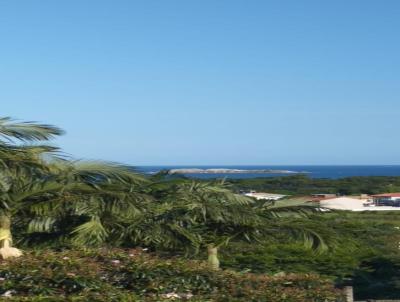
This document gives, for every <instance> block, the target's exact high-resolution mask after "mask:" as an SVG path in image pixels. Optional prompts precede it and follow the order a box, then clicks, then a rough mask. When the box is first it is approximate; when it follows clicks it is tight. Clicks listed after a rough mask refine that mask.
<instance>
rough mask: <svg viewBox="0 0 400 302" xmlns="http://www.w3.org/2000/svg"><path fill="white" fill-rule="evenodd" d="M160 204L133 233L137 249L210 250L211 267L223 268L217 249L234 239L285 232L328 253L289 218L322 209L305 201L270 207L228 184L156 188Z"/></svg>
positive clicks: (142, 217)
mask: <svg viewBox="0 0 400 302" xmlns="http://www.w3.org/2000/svg"><path fill="white" fill-rule="evenodd" d="M155 188H156V189H155V190H153V195H154V197H155V199H156V200H157V202H156V203H153V204H152V206H153V209H152V211H149V212H147V213H143V215H140V218H139V219H136V220H135V221H134V222H133V223H132V224H131V228H130V234H131V239H132V240H133V241H134V242H135V243H137V244H145V245H148V246H155V247H158V248H168V249H182V248H183V249H184V250H185V251H186V254H187V253H189V252H190V251H195V252H197V251H198V250H199V249H200V248H206V250H207V253H208V263H209V265H210V267H211V268H212V269H219V259H218V250H219V248H220V247H222V246H224V245H227V244H229V242H230V241H231V240H246V241H249V242H250V241H254V240H255V241H258V240H262V239H263V238H265V237H266V236H273V235H274V234H276V233H280V234H282V233H284V234H286V235H289V236H290V237H300V238H301V239H303V241H304V242H305V243H306V244H307V245H309V246H310V247H312V248H317V249H319V250H322V249H324V248H325V245H324V241H323V238H322V237H321V236H320V235H319V234H318V232H317V231H315V230H314V229H313V228H310V227H309V226H306V225H304V224H301V223H293V222H289V221H288V220H287V219H285V217H289V216H290V217H293V216H295V217H299V216H303V217H304V216H307V215H309V214H310V213H312V212H315V211H318V210H319V209H318V208H316V207H315V206H313V205H309V204H305V203H304V202H293V201H291V202H290V203H288V202H284V201H283V202H279V203H275V202H270V201H257V200H255V199H252V198H249V197H246V196H243V195H239V194H235V193H233V192H232V191H231V190H230V189H229V185H227V184H226V183H225V182H199V181H189V182H187V181H184V182H182V181H179V182H176V181H172V182H171V183H170V184H169V182H161V183H157V184H156V185H155Z"/></svg>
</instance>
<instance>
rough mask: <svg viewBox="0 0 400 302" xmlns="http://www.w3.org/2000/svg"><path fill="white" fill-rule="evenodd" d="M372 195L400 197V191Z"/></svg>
mask: <svg viewBox="0 0 400 302" xmlns="http://www.w3.org/2000/svg"><path fill="white" fill-rule="evenodd" d="M371 196H372V197H400V193H384V194H376V195H371Z"/></svg>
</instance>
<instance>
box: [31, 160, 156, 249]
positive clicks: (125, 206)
mask: <svg viewBox="0 0 400 302" xmlns="http://www.w3.org/2000/svg"><path fill="white" fill-rule="evenodd" d="M51 170H52V171H53V172H54V174H53V175H51V177H49V178H47V179H46V180H45V181H43V182H42V183H37V184H36V187H37V189H38V190H37V191H35V190H32V191H30V192H29V193H28V194H27V195H26V196H25V198H26V199H25V202H24V203H23V205H24V207H23V209H24V210H25V211H27V212H28V213H29V214H28V216H30V217H33V219H31V220H30V222H29V227H28V231H29V232H31V233H54V232H56V233H57V232H58V233H59V234H61V235H63V236H65V237H69V236H70V235H73V237H72V241H73V243H74V244H77V245H84V246H87V245H99V244H102V243H104V242H105V241H107V242H121V241H122V240H123V238H124V236H125V233H124V230H125V228H124V225H125V224H126V221H128V220H132V219H134V218H135V217H136V216H137V215H138V214H139V213H141V211H143V209H144V208H145V207H146V206H147V204H148V202H149V201H150V198H149V196H148V195H147V194H146V192H145V191H144V189H143V187H144V186H145V185H146V184H147V182H148V181H147V180H146V179H145V178H144V177H143V176H141V175H139V174H137V173H134V172H133V171H132V170H131V169H129V168H127V167H124V166H121V165H118V164H113V163H106V162H93V161H92V162H71V161H64V162H61V163H60V162H59V163H57V164H54V165H53V166H52V167H51ZM44 195H45V196H44ZM25 216H26V215H25Z"/></svg>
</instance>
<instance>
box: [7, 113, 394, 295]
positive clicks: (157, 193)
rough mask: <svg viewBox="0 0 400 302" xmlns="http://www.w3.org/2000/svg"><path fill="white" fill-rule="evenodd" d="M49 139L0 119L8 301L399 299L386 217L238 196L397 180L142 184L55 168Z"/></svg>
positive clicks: (100, 170)
mask: <svg viewBox="0 0 400 302" xmlns="http://www.w3.org/2000/svg"><path fill="white" fill-rule="evenodd" d="M60 134H62V131H61V130H60V129H58V128H57V127H53V126H49V125H41V124H37V123H31V122H30V123H17V122H14V121H12V120H10V119H8V118H5V119H0V165H1V169H0V258H1V259H2V261H1V262H0V295H6V296H7V295H11V298H10V299H11V301H66V300H70V301H163V300H166V299H168V295H172V296H174V295H178V297H177V299H180V300H185V299H186V300H190V301H272V302H274V301H288V302H291V301H293V302H295V301H299V302H300V301H310V302H312V301H341V295H340V291H339V290H336V289H334V287H333V284H336V285H337V286H339V287H340V286H343V285H345V284H347V283H352V284H354V285H355V286H356V294H357V297H358V298H378V297H379V298H393V297H395V298H396V295H397V293H398V292H399V289H400V287H399V284H400V275H399V273H398V272H399V268H400V257H399V255H398V242H399V241H400V230H399V229H398V227H399V226H400V223H399V216H398V214H397V213H373V212H368V213H344V212H342V213H322V212H320V211H319V209H318V208H316V207H315V206H314V205H312V204H307V203H303V202H302V201H301V200H300V199H299V200H297V201H296V200H295V199H290V200H283V201H280V202H276V203H275V202H269V201H256V200H254V199H251V198H248V197H245V196H243V195H240V194H237V193H238V192H239V191H240V190H249V189H255V190H259V191H268V192H277V193H285V194H292V195H304V194H310V193H315V192H324V193H339V194H353V193H354V194H356V193H380V192H383V191H394V190H397V188H400V180H399V179H400V178H395V177H390V178H379V177H378V178H376V177H374V178H348V179H342V180H325V179H320V180H315V179H310V178H308V177H306V176H293V177H279V178H267V179H265V178H260V179H246V180H232V181H230V183H227V182H224V181H217V180H213V181H201V180H190V179H185V178H182V177H169V176H167V175H165V174H163V173H160V174H158V175H155V176H153V177H144V176H142V175H140V174H138V173H136V172H135V171H132V169H130V168H129V167H125V166H122V165H119V164H115V163H107V162H99V161H96V162H94V161H86V162H85V161H74V160H72V159H70V158H68V157H65V156H64V155H63V154H62V153H61V151H60V150H58V149H57V148H55V147H52V146H49V145H47V142H48V140H50V139H51V138H53V137H54V136H57V135H60ZM363 180H365V181H363ZM13 244H14V245H17V246H18V247H20V248H22V249H23V251H24V252H22V251H21V250H20V249H17V248H16V247H13V246H12V245H13ZM142 248H146V249H149V251H150V252H149V253H143V252H142ZM206 259H208V262H207V261H204V260H206ZM221 268H222V269H221ZM377 293H378V294H377Z"/></svg>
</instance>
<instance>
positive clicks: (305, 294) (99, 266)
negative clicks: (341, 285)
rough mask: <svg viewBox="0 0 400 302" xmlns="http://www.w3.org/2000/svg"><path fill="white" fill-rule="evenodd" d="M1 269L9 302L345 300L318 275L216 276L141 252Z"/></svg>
mask: <svg viewBox="0 0 400 302" xmlns="http://www.w3.org/2000/svg"><path fill="white" fill-rule="evenodd" d="M0 268H1V269H0V278H1V279H0V280H1V281H0V294H2V293H5V292H6V291H11V293H12V296H13V298H10V299H9V301H85V299H87V300H86V301H89V300H90V301H163V300H168V299H167V297H168V296H173V295H179V296H180V297H181V298H179V300H180V301H182V300H185V298H184V297H186V298H187V299H188V300H190V301H270V302H275V301H291V302H297V301H298V302H303V301H310V302H311V301H321V302H322V301H339V299H340V297H341V296H340V292H339V291H338V290H335V289H334V288H333V287H332V283H331V282H329V281H327V280H325V279H322V278H319V277H317V276H315V275H310V274H300V275H288V276H284V277H269V276H266V275H256V274H243V273H235V272H233V271H219V272H215V271H210V270H209V269H208V268H207V266H205V265H204V263H202V262H198V261H182V260H178V259H159V258H157V257H154V256H151V255H148V254H146V253H144V252H143V251H141V250H108V251H107V250H101V251H94V250H79V251H61V252H53V251H40V250H38V251H31V252H29V253H27V255H26V257H25V259H21V258H20V259H15V260H12V261H7V262H2V263H1V264H0ZM192 295H193V296H192ZM39 298H40V299H42V300H38V299H39ZM189 298H190V299H189ZM35 299H36V300H35ZM46 299H48V300H46ZM57 299H59V300H57ZM62 299H64V300H62ZM169 300H171V299H169Z"/></svg>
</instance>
